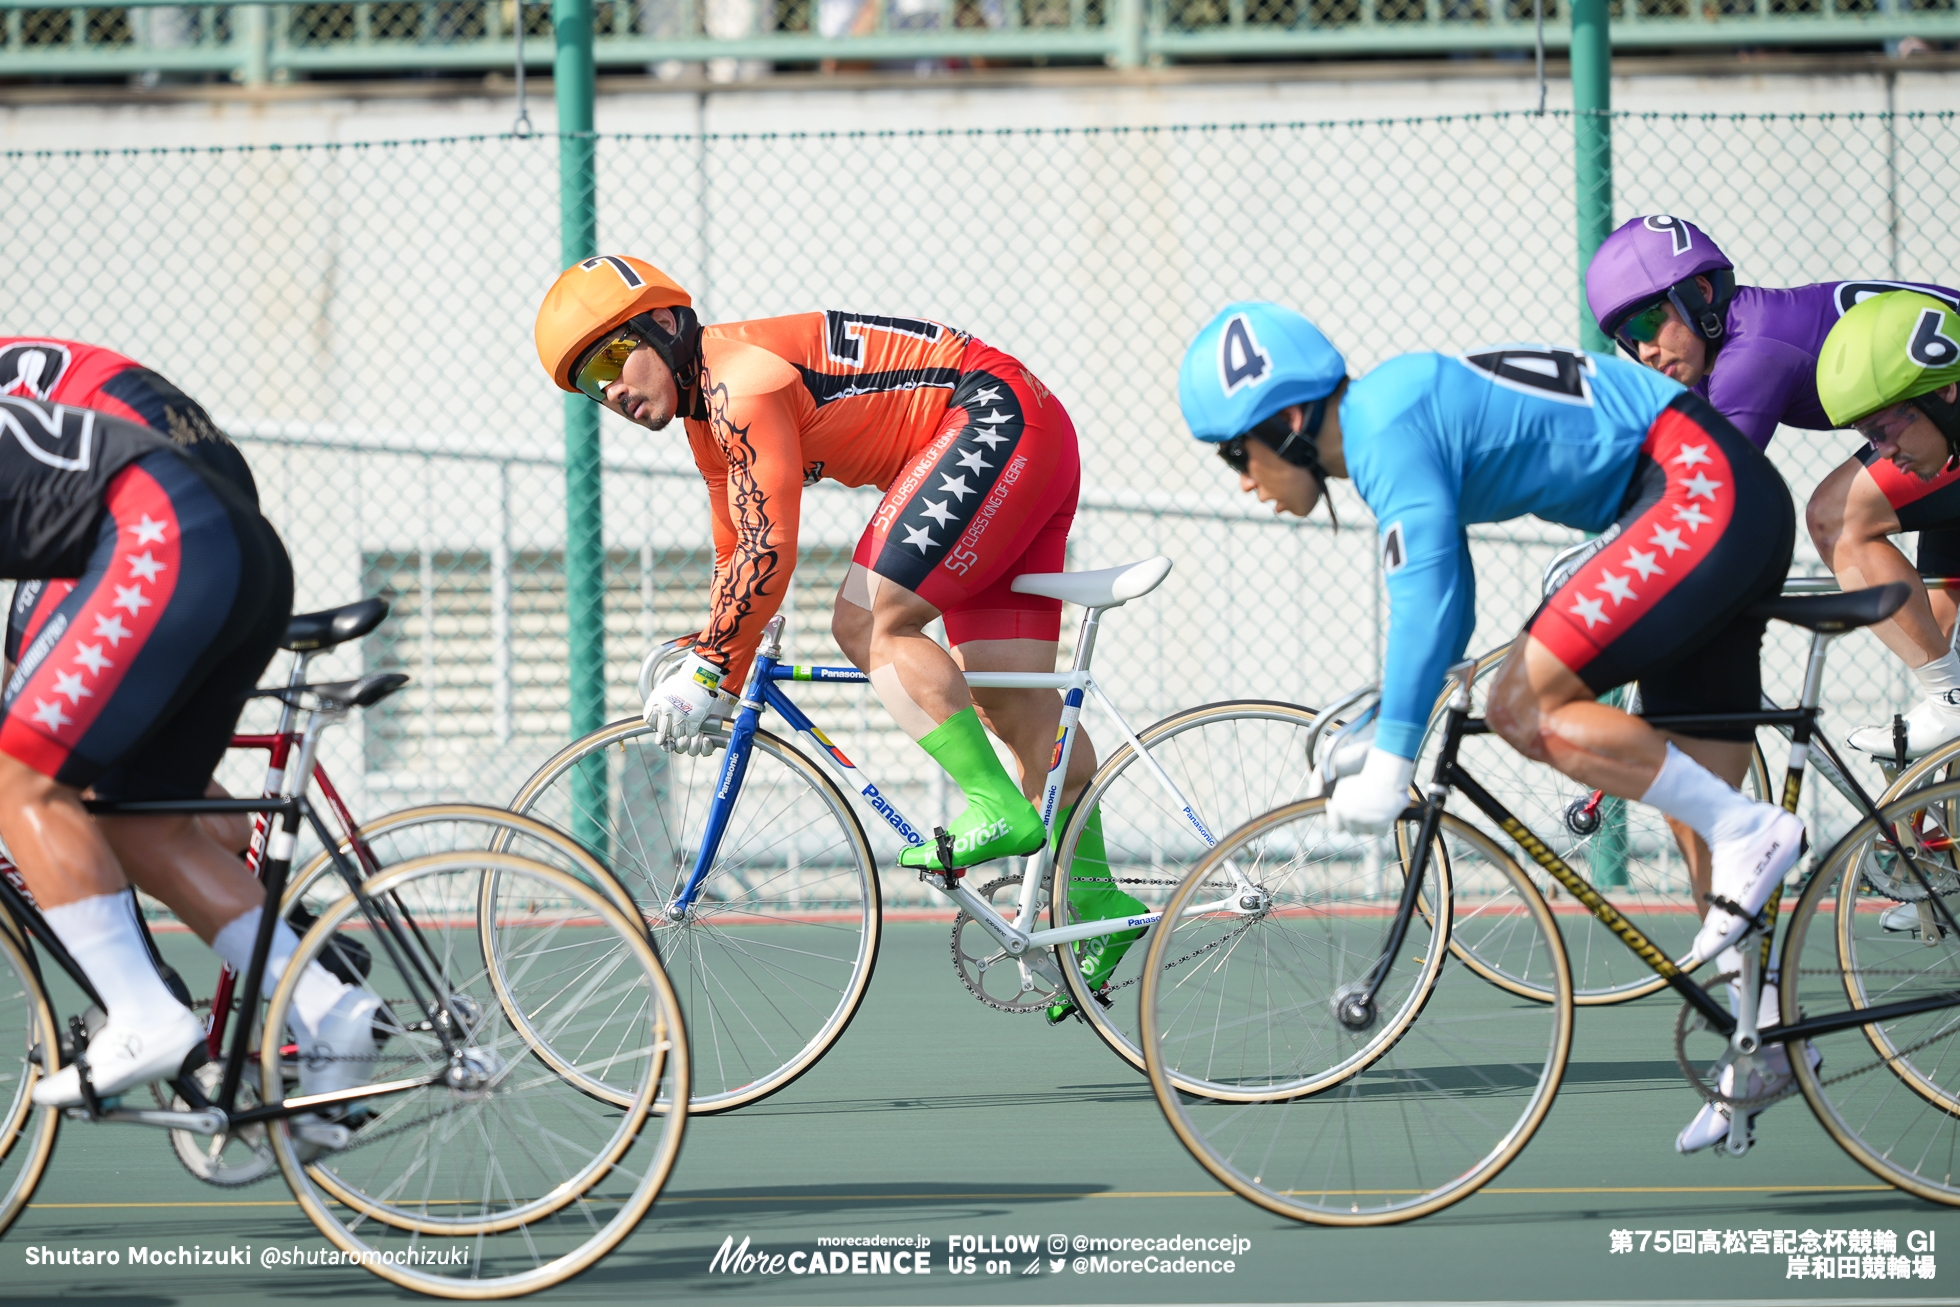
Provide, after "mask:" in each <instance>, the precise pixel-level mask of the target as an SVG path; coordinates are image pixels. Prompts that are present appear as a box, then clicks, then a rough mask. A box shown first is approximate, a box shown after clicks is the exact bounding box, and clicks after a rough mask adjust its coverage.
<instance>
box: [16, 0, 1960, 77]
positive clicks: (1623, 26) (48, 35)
mask: <svg viewBox="0 0 1960 1307" xmlns="http://www.w3.org/2000/svg"><path fill="white" fill-rule="evenodd" d="M551 8H552V7H551V5H550V4H549V3H543V2H538V0H522V3H521V5H520V3H519V0H340V2H335V3H318V2H315V3H306V4H282V5H182V4H166V3H161V2H160V0H131V2H130V3H126V4H122V5H116V6H113V7H51V6H48V5H46V4H44V3H43V4H36V3H33V2H32V0H0V22H3V24H4V34H5V40H4V44H0V77H78V76H115V75H122V74H140V73H145V72H157V73H217V74H220V75H227V76H230V77H233V78H235V79H237V80H239V81H242V82H247V83H257V82H264V81H267V80H276V79H279V78H282V77H292V76H297V75H304V74H307V73H354V72H371V73H375V74H381V75H386V74H390V73H398V72H403V71H407V70H411V69H413V70H438V71H442V70H448V71H454V72H458V73H465V72H481V71H486V70H490V69H495V68H500V67H509V66H511V65H512V63H513V62H514V60H515V56H516V41H515V33H514V28H515V25H516V23H517V21H518V15H519V13H520V12H521V13H522V15H523V21H524V24H525V35H526V38H527V45H526V50H525V55H526V62H527V63H533V64H535V65H536V66H537V67H539V68H543V67H545V66H546V65H548V64H549V63H550V62H551V55H552V47H553V33H552V21H551ZM1610 9H1611V14H1612V36H1613V44H1614V46H1615V47H1616V48H1619V49H1622V50H1637V49H1642V48H1656V47H1680V46H1724V45H1727V46H1756V45H1775V46H1798V45H1817V44H1831V45H1846V44H1859V43H1877V42H1880V41H1886V40H1896V39H1900V38H1904V37H1909V36H1917V37H1921V38H1924V39H1926V40H1935V41H1937V40H1960V4H1956V0H1926V2H1924V3H1913V0H1614V2H1613V3H1612V5H1611V6H1610ZM591 10H592V20H593V28H594V51H595V54H596V57H597V61H598V63H599V65H600V66H601V67H602V68H621V67H638V66H644V65H648V64H656V63H661V62H664V61H670V60H679V61H705V60H713V59H736V60H756V61H762V62H768V63H773V64H777V65H782V66H791V67H795V66H807V65H811V64H817V63H820V62H823V61H825V60H838V61H844V62H852V63H869V64H878V63H889V62H893V61H910V60H920V59H969V60H979V59H985V60H1000V61H1016V60H1029V59H1045V60H1060V61H1098V60H1100V61H1103V62H1107V63H1110V64H1113V65H1116V66H1119V67H1134V66H1137V65H1140V64H1144V63H1152V62H1167V61H1168V62H1175V61H1178V60H1188V59H1207V58H1222V57H1235V56H1236V57H1245V56H1276V55H1278V56H1293V57H1303V58H1304V57H1314V56H1336V55H1359V54H1388V53H1396V54H1411V55H1413V54H1424V53H1444V52H1450V51H1458V50H1496V49H1524V48H1528V47H1529V46H1531V45H1532V43H1533V39H1534V36H1533V33H1534V30H1535V23H1534V14H1533V9H1532V3H1531V0H855V2H854V0H600V2H599V3H595V4H594V5H592V6H591ZM1545 18H1546V24H1545V44H1546V46H1547V47H1548V48H1549V49H1552V50H1554V51H1564V50H1566V49H1567V48H1568V47H1569V45H1570V38H1569V33H1568V27H1569V23H1568V15H1567V13H1566V5H1565V4H1564V3H1561V0H1546V2H1545ZM832 29H836V30H839V31H840V32H841V33H842V34H840V35H826V34H825V33H826V31H829V30H832Z"/></svg>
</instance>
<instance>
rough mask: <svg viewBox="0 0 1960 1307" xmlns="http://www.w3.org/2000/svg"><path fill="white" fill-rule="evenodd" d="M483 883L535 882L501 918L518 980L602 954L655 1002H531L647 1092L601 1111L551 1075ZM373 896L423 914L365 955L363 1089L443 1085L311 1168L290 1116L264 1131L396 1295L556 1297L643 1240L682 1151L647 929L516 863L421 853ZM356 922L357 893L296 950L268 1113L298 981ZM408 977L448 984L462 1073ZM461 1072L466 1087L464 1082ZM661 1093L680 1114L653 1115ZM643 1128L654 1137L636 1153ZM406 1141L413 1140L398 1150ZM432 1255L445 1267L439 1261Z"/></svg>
mask: <svg viewBox="0 0 1960 1307" xmlns="http://www.w3.org/2000/svg"><path fill="white" fill-rule="evenodd" d="M487 876H496V877H501V878H504V879H507V880H509V881H512V882H514V883H515V882H520V881H521V882H522V883H523V887H522V889H521V891H518V892H514V893H512V894H510V895H508V896H507V897H506V898H505V900H504V907H503V909H502V910H503V911H504V912H505V913H506V914H507V915H508V916H514V915H516V914H517V913H519V912H522V913H524V914H525V916H526V918H527V925H526V927H525V928H526V929H528V930H529V931H530V932H531V937H530V939H529V943H530V945H531V952H532V954H533V957H534V961H533V962H532V963H531V964H530V965H528V966H525V967H523V968H521V969H513V970H512V972H511V973H510V974H516V972H517V971H518V970H521V972H522V974H523V975H524V976H525V977H527V978H528V977H531V976H536V977H537V978H538V979H539V980H540V981H541V982H542V983H543V984H545V985H548V986H549V985H556V984H557V982H558V973H559V969H560V967H561V966H562V965H564V963H565V962H566V961H567V959H568V958H570V957H575V956H584V955H587V954H590V955H592V956H594V957H599V958H603V959H605V960H606V963H607V965H608V966H609V967H610V969H611V971H612V972H613V974H614V975H618V974H621V973H631V974H633V975H634V976H636V977H637V978H638V981H639V983H640V984H641V985H642V986H643V988H644V989H645V991H646V995H645V999H644V1001H643V1002H641V1003H638V1004H630V1005H620V1006H617V1007H612V1006H609V1007H604V1008H601V1007H599V1006H597V1005H588V1004H584V1003H581V1002H579V1001H578V996H577V995H576V994H568V993H565V992H563V990H562V987H560V992H559V994H558V995H557V1000H556V1002H555V1003H553V1004H547V1003H543V1002H540V1003H536V1004H527V1007H528V1008H529V1009H530V1010H532V1011H534V1012H535V1013H538V1014H540V1019H542V1018H543V1014H544V1013H545V1012H546V1010H547V1008H549V1011H550V1020H551V1022H552V1026H553V1040H552V1042H553V1043H554V1044H555V1045H556V1046H558V1047H559V1048H560V1049H561V1050H569V1049H572V1048H577V1049H579V1050H580V1056H582V1057H585V1058H589V1059H592V1060H593V1061H594V1062H595V1063H603V1064H604V1065H605V1067H606V1075H607V1076H608V1077H609V1078H610V1079H611V1080H612V1082H614V1083H619V1082H620V1081H622V1080H623V1079H625V1078H626V1077H625V1075H624V1074H623V1073H622V1072H621V1071H620V1068H621V1067H622V1066H624V1065H627V1064H631V1065H632V1066H634V1067H635V1068H636V1071H635V1073H634V1078H635V1079H636V1080H637V1092H636V1093H635V1094H634V1096H633V1100H632V1102H631V1103H630V1105H628V1106H627V1107H624V1108H620V1107H616V1106H614V1105H612V1104H610V1103H606V1102H602V1101H598V1100H595V1099H594V1098H593V1097H592V1096H591V1095H589V1094H588V1093H586V1092H585V1091H584V1090H583V1089H582V1088H580V1087H579V1086H578V1085H576V1084H574V1083H571V1082H570V1081H568V1080H566V1079H565V1078H564V1077H561V1076H559V1075H558V1074H556V1073H555V1072H554V1071H553V1070H552V1069H551V1068H549V1067H548V1066H543V1065H542V1064H541V1063H540V1062H539V1060H537V1059H536V1057H535V1050H534V1047H533V1044H532V1042H531V1040H530V1039H529V1037H528V1036H526V1035H525V1034H523V1033H522V1032H519V1031H517V1030H516V1029H515V1028H513V1027H511V1026H510V1025H508V1023H506V1022H505V1021H504V1020H503V1019H502V1013H501V1011H500V1009H499V1003H498V1000H497V998H496V992H495V991H496V987H495V985H493V983H492V982H491V980H490V976H489V969H488V967H487V965H485V962H484V959H483V956H482V953H481V941H482V938H483V925H482V923H481V921H480V920H478V919H477V914H478V911H479V909H480V907H481V905H482V904H483V903H485V902H486V901H488V900H487V899H486V897H485V895H484V892H483V890H482V887H481V884H480V882H481V881H482V879H483V878H485V877H487ZM363 898H364V899H365V901H366V902H367V903H369V904H374V905H400V906H401V907H403V908H405V909H406V912H407V913H408V914H409V915H411V916H413V918H414V920H415V930H414V931H413V932H412V934H410V933H406V932H404V933H392V934H391V935H390V938H389V940H388V941H387V943H389V944H392V945H393V947H392V948H390V947H385V946H384V947H377V948H375V949H374V950H373V955H374V958H375V970H374V972H373V974H372V975H371V977H370V981H371V987H372V988H373V989H374V991H375V992H377V993H380V994H382V995H383V997H384V998H386V999H388V1000H389V1002H388V1005H387V1006H386V1007H384V1008H383V1009H382V1010H381V1012H380V1013H377V1017H376V1022H377V1029H378V1030H385V1031H386V1033H387V1034H388V1036H389V1037H388V1038H387V1039H386V1041H385V1042H383V1043H382V1044H381V1047H380V1051H379V1052H377V1053H376V1054H375V1055H374V1056H373V1057H372V1058H371V1059H368V1062H369V1071H368V1076H369V1083H373V1084H376V1085H385V1084H390V1083H394V1082H399V1081H402V1080H406V1079H432V1080H433V1083H430V1084H427V1085H424V1086H422V1087H420V1088H414V1089H409V1090H406V1091H400V1092H392V1093H388V1094H386V1095H385V1096H381V1097H378V1098H376V1099H374V1100H370V1104H369V1110H368V1111H367V1112H366V1113H365V1115H364V1116H363V1117H361V1118H357V1119H354V1120H352V1121H351V1122H350V1124H351V1125H352V1135H351V1138H350V1139H348V1141H347V1142H346V1144H345V1145H344V1146H343V1147H341V1148H339V1149H338V1150H335V1151H331V1152H327V1153H325V1154H324V1155H322V1156H319V1157H316V1158H302V1157H301V1156H300V1155H299V1152H298V1148H297V1145H296V1142H295V1135H294V1132H293V1127H292V1125H291V1124H290V1123H289V1121H288V1120H285V1119H279V1120H274V1121H271V1122H268V1124H267V1137H268V1140H269V1142H270V1143H271V1145H272V1148H273V1152H274V1155H275V1156H276V1157H277V1159H278V1162H279V1168H280V1170H281V1172H282V1173H283V1174H284V1175H285V1177H286V1180H287V1183H288V1184H289V1185H290V1186H291V1188H292V1190H293V1194H294V1197H295V1198H296V1199H298V1201H299V1205H300V1208H301V1210H302V1211H303V1212H304V1213H305V1214H306V1216H307V1218H308V1219H309V1220H311V1221H312V1222H313V1223H314V1225H315V1226H316V1227H318V1228H319V1230H320V1231H321V1233H322V1234H324V1235H326V1237H327V1238H328V1239H329V1240H330V1241H331V1242H332V1243H333V1244H334V1245H335V1246H336V1247H338V1248H340V1249H342V1250H343V1251H344V1252H347V1253H350V1254H353V1255H355V1256H356V1257H357V1258H360V1259H362V1260H361V1264H362V1265H364V1266H366V1267H367V1269H369V1270H372V1271H373V1272H375V1273H376V1274H377V1275H380V1276H381V1277H382V1278H384V1279H386V1280H389V1281H390V1282H392V1283H394V1284H397V1285H401V1286H402V1287H404V1288H410V1289H414V1290H416V1291H417V1292H420V1293H426V1294H431V1295H434V1296H439V1297H449V1298H471V1299H480V1298H498V1297H512V1296H516V1295H519V1294H525V1293H532V1292H536V1291H537V1290H540V1289H545V1288H549V1287H551V1286H553V1285H556V1284H560V1283H563V1282H564V1281H565V1280H567V1279H569V1278H571V1277H572V1276H574V1275H576V1274H578V1273H579V1272H581V1271H583V1270H585V1269H587V1268H588V1267H590V1266H591V1265H592V1264H593V1263H594V1262H596V1261H597V1260H598V1259H599V1258H600V1257H603V1256H604V1255H605V1254H606V1253H607V1252H608V1251H610V1250H611V1249H612V1248H613V1247H614V1246H616V1245H617V1244H618V1243H619V1241H620V1240H621V1239H623V1238H625V1237H626V1235H627V1234H629V1233H630V1232H631V1231H632V1230H633V1228H634V1226H635V1225H637V1224H638V1222H639V1220H640V1219H641V1217H643V1216H644V1215H645V1213H646V1211H647V1209H648V1208H649V1207H651V1206H652V1204H653V1201H654V1199H655V1198H656V1197H657V1196H658V1194H659V1192H660V1189H661V1187H662V1185H664V1184H665V1182H666V1179H667V1176H668V1175H669V1174H670V1172H671V1170H672V1167H673V1164H674V1160H675V1158H676V1156H677V1155H678V1153H679V1150H680V1143H681V1135H682V1132H683V1129H684V1127H685V1123H686V1119H687V1110H686V1101H687V1096H688V1095H687V1077H688V1069H689V1060H688V1050H687V1041H686V1038H685V1030H684V1027H683V1026H682V1025H681V1022H680V1017H679V1006H678V1003H677V1001H676V1000H675V998H674V994H673V991H672V989H671V987H670V986H669V985H668V984H667V981H666V976H665V973H664V971H663V970H662V969H661V966H660V962H659V959H658V958H657V957H656V956H655V954H654V952H653V947H652V944H651V943H650V941H649V940H648V938H647V935H646V932H645V930H644V929H643V928H642V926H641V923H640V922H638V921H637V920H635V919H633V918H629V917H627V916H626V915H624V914H623V913H621V912H620V911H619V910H618V908H617V907H616V906H614V905H613V904H612V903H611V902H610V901H609V900H608V899H607V898H606V897H605V896H604V895H603V894H601V893H600V892H599V891H598V890H597V889H595V888H593V887H592V886H591V885H589V884H587V883H586V882H585V881H583V880H581V879H579V878H578V877H576V876H573V875H571V874H569V873H567V872H564V871H561V870H559V869H557V868H555V867H550V866H546V865H545V864H543V863H539V862H536V861H533V860H531V859H527V858H521V857H518V856H516V855H514V854H508V853H489V852H482V851H474V852H472V851H464V852H450V853H432V854H427V855H425V856H422V857H419V858H414V859H410V860H409V861H407V862H404V863H400V864H397V865H394V866H389V867H385V868H383V869H381V871H380V872H378V873H377V874H376V875H375V876H373V877H372V878H370V880H369V881H368V882H367V883H366V885H365V886H364V893H363ZM363 923H364V918H363V916H362V899H360V898H357V897H356V896H355V895H353V894H347V895H345V896H343V897H342V898H341V899H340V900H339V901H338V902H336V903H334V904H332V905H330V906H328V907H327V908H326V910H325V911H323V912H322V913H321V914H320V916H319V919H318V920H317V921H316V922H315V923H314V924H313V926H312V927H311V928H310V929H309V930H308V931H307V933H306V935H305V936H304V937H303V938H302V939H301V941H300V946H299V950H298V952H297V953H296V954H295V959H296V962H297V964H298V965H295V966H293V967H290V968H288V970H287V972H286V975H285V976H284V977H283V978H282V979H281V981H280V984H279V986H278V988H277V989H276V990H275V991H274V993H273V995H272V998H271V1000H270V1002H269V1006H268V1008H267V1014H266V1021H265V1031H266V1033H265V1035H264V1036H263V1038H262V1040H261V1045H260V1049H259V1058H260V1065H261V1078H262V1092H263V1094H264V1096H265V1098H266V1100H267V1101H277V1100H278V1099H280V1098H283V1097H284V1096H285V1092H286V1091H285V1080H284V1073H283V1071H282V1069H281V1067H280V1061H281V1051H282V1050H281V1045H282V1043H283V1040H284V1031H285V1028H286V1024H287V1022H286V1016H287V1013H288V1011H289V1009H290V1007H291V1003H292V999H293V995H294V993H295V991H296V989H297V986H298V977H299V976H300V974H301V973H302V971H303V970H304V969H305V966H306V964H307V963H308V962H310V961H312V960H313V959H315V958H316V957H318V955H319V954H320V952H321V951H322V950H323V949H325V948H327V947H329V945H330V944H331V942H332V940H333V939H334V936H335V933H336V932H337V931H345V930H349V929H357V928H359V927H360V926H361V925H362V924H363ZM504 927H505V931H504V933H505V936H506V938H509V937H512V936H514V935H515V934H516V933H517V931H518V929H519V926H518V924H517V923H515V922H512V921H508V920H507V921H506V922H505V923H504ZM381 942H382V941H379V940H378V941H377V943H378V944H379V943H381ZM398 957H404V958H405V957H413V958H414V959H415V961H414V963H412V964H411V965H410V966H409V971H408V972H400V971H397V970H396V969H395V968H396V962H397V958H398ZM411 973H412V974H411ZM413 976H427V977H432V978H434V979H435V980H436V982H437V983H438V986H439V989H440V992H441V1006H442V1010H443V1012H444V1014H445V1022H446V1024H447V1025H448V1026H449V1027H450V1028H451V1029H453V1030H454V1032H455V1033H456V1035H457V1036H458V1037H459V1039H458V1042H459V1043H460V1044H461V1047H460V1048H459V1050H458V1054H457V1060H452V1058H451V1057H450V1056H449V1055H448V1054H447V1053H446V1052H445V1051H444V1047H443V1045H442V1043H441V1041H440V1039H439V1038H438V1037H437V1035H436V1033H435V1026H434V1024H432V1023H431V1021H430V1020H428V1019H427V1017H428V1016H429V1015H430V1013H428V1012H427V1011H426V1010H418V1009H417V1008H416V1006H415V1005H414V1004H413V1003H412V1002H411V1001H410V1000H408V999H406V998H404V997H403V995H404V994H414V993H416V992H417V989H418V986H417V983H416V981H415V980H414V979H413V978H412V977H413ZM418 1017H421V1018H423V1019H419V1020H418V1019H416V1018H418ZM459 1068H460V1070H461V1073H463V1074H465V1075H466V1076H467V1075H468V1073H470V1072H474V1078H473V1079H469V1080H468V1082H467V1083H462V1084H458V1083H457V1081H456V1076H457V1075H458V1074H459ZM663 1084H664V1085H665V1089H666V1093H667V1095H668V1097H669V1099H670V1100H671V1101H673V1102H674V1103H676V1104H677V1105H678V1106H677V1108H676V1110H672V1111H669V1112H667V1113H665V1114H659V1115H656V1114H655V1113H654V1112H653V1103H654V1099H655V1097H656V1096H657V1095H658V1094H660V1092H661V1090H662V1086H663ZM650 1120H651V1121H653V1122H656V1123H657V1124H656V1127H655V1131H654V1137H652V1138H650V1139H644V1138H642V1133H643V1131H644V1129H645V1127H646V1125H647V1123H648V1121H650ZM400 1136H411V1137H412V1138H413V1139H414V1140H415V1143H414V1144H413V1145H411V1146H408V1147H403V1146H402V1145H401V1144H400V1143H394V1144H390V1143H389V1141H390V1140H391V1139H398V1137H400ZM431 1138H433V1139H434V1143H433V1144H431V1143H430V1142H429V1141H430V1139H431ZM441 1241H453V1242H447V1243H442V1242H441ZM439 1243H440V1246H441V1253H442V1255H434V1254H435V1253H436V1247H435V1246H436V1245H438V1244H439ZM431 1268H434V1269H431Z"/></svg>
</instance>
